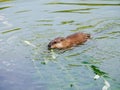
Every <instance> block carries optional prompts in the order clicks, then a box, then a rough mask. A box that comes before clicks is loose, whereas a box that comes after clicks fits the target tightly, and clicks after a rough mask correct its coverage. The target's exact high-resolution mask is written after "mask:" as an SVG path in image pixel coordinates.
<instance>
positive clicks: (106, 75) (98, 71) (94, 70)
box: [90, 65, 108, 77]
mask: <svg viewBox="0 0 120 90" xmlns="http://www.w3.org/2000/svg"><path fill="white" fill-rule="evenodd" d="M90 67H91V68H92V70H93V72H94V73H95V74H96V75H99V76H103V77H108V74H107V73H106V72H104V71H101V70H100V69H99V68H98V67H97V66H94V65H91V66H90Z"/></svg>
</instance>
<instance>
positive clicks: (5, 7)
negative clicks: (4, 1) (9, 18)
mask: <svg viewBox="0 0 120 90" xmlns="http://www.w3.org/2000/svg"><path fill="white" fill-rule="evenodd" d="M10 7H11V6H4V7H0V10H3V9H7V8H10Z"/></svg>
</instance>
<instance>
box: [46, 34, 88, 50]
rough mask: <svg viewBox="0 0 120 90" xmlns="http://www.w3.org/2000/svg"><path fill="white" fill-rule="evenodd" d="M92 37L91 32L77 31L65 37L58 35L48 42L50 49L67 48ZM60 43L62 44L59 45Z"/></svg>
mask: <svg viewBox="0 0 120 90" xmlns="http://www.w3.org/2000/svg"><path fill="white" fill-rule="evenodd" d="M89 38H90V34H86V33H81V32H78V33H75V34H72V35H69V36H67V37H66V38H64V37H57V38H55V39H54V40H52V41H51V42H50V43H49V44H48V49H67V48H71V47H74V46H77V45H80V44H83V43H85V42H86V41H87V40H88V39H89ZM59 44H60V45H59Z"/></svg>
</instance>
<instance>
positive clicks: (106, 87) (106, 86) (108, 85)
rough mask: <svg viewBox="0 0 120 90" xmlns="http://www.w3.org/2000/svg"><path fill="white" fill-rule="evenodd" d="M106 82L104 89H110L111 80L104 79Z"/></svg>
mask: <svg viewBox="0 0 120 90" xmlns="http://www.w3.org/2000/svg"><path fill="white" fill-rule="evenodd" d="M104 84H105V85H104V86H103V88H102V90H108V88H110V84H109V82H108V81H107V80H104Z"/></svg>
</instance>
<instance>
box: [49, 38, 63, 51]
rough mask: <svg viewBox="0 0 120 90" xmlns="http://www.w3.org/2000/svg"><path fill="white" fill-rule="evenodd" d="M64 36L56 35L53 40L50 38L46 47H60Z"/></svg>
mask: <svg viewBox="0 0 120 90" xmlns="http://www.w3.org/2000/svg"><path fill="white" fill-rule="evenodd" d="M64 40H65V38H64V37H57V38H55V39H54V40H52V41H51V42H50V43H49V44H48V49H55V48H58V49H60V48H62V41H64Z"/></svg>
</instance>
